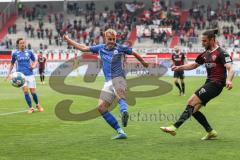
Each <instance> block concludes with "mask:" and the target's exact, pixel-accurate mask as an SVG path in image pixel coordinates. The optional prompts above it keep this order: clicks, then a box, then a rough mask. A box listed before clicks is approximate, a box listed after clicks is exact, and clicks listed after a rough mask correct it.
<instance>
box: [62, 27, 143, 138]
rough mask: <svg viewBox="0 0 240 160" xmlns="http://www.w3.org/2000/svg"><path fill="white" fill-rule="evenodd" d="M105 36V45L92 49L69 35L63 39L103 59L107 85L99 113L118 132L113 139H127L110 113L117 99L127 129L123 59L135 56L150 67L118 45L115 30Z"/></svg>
mask: <svg viewBox="0 0 240 160" xmlns="http://www.w3.org/2000/svg"><path fill="white" fill-rule="evenodd" d="M104 35H105V44H99V45H95V46H90V47H88V46H85V45H83V44H78V43H76V42H75V41H73V40H71V39H69V37H68V36H67V35H64V37H63V38H64V40H66V41H67V42H68V43H69V44H70V45H73V46H74V47H75V48H76V49H79V50H80V51H82V52H92V53H95V54H99V56H100V57H101V60H102V69H103V73H104V77H105V83H104V86H103V89H102V92H101V94H100V99H99V104H98V111H99V112H100V113H101V115H102V117H103V118H104V119H105V121H106V122H107V123H108V124H109V125H110V126H111V127H112V128H114V129H115V130H116V131H117V133H118V134H117V135H116V136H115V137H113V139H126V138H127V135H126V134H125V132H124V131H123V129H122V128H121V127H120V126H119V124H118V122H117V120H116V118H115V117H114V116H113V115H112V114H111V113H110V112H108V107H109V106H110V105H111V104H112V102H113V100H114V99H115V98H116V97H117V99H118V104H119V106H120V112H121V119H122V125H123V126H124V127H126V126H127V122H128V118H129V114H128V111H127V109H128V105H127V103H126V100H125V92H126V88H127V84H126V80H125V72H124V68H123V58H124V56H125V55H134V56H135V57H136V58H137V59H138V60H139V61H140V62H141V63H142V64H143V66H145V67H148V64H147V63H146V62H145V61H144V60H143V59H142V58H141V57H140V56H139V55H138V54H137V53H136V52H134V51H132V48H130V47H128V46H125V45H120V44H118V43H116V35H117V33H116V31H115V30H113V29H108V30H106V31H105V33H104Z"/></svg>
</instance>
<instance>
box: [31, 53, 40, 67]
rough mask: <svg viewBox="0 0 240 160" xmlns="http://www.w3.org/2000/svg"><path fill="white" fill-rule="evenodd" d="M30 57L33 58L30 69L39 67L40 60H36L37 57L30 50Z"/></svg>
mask: <svg viewBox="0 0 240 160" xmlns="http://www.w3.org/2000/svg"><path fill="white" fill-rule="evenodd" d="M30 59H31V60H32V63H31V65H30V69H34V68H36V67H37V64H38V61H36V58H35V56H34V54H33V53H32V52H30Z"/></svg>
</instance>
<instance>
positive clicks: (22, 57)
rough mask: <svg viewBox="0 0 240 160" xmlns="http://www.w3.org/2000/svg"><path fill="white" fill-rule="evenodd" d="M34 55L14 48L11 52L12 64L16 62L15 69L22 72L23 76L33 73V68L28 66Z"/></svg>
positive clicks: (33, 59)
mask: <svg viewBox="0 0 240 160" xmlns="http://www.w3.org/2000/svg"><path fill="white" fill-rule="evenodd" d="M35 60H36V59H35V56H34V54H33V53H32V52H31V51H29V50H25V51H23V52H21V51H19V50H15V51H13V53H12V61H11V63H12V64H14V63H15V62H16V71H17V72H21V73H23V74H24V75H25V76H30V75H33V70H32V69H31V68H30V66H31V62H34V61H35Z"/></svg>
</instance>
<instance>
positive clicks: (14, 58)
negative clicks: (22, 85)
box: [5, 53, 16, 81]
mask: <svg viewBox="0 0 240 160" xmlns="http://www.w3.org/2000/svg"><path fill="white" fill-rule="evenodd" d="M15 62H16V55H15V54H14V53H13V54H12V60H11V64H10V66H9V69H8V73H7V76H6V78H5V81H6V80H9V79H10V75H11V72H12V70H13V67H14V64H15Z"/></svg>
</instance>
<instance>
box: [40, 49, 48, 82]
mask: <svg viewBox="0 0 240 160" xmlns="http://www.w3.org/2000/svg"><path fill="white" fill-rule="evenodd" d="M46 61H47V59H46V58H45V57H43V55H42V52H40V54H39V56H38V71H39V74H40V80H41V83H42V84H45V82H44V79H45V76H44V71H45V66H46Z"/></svg>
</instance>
